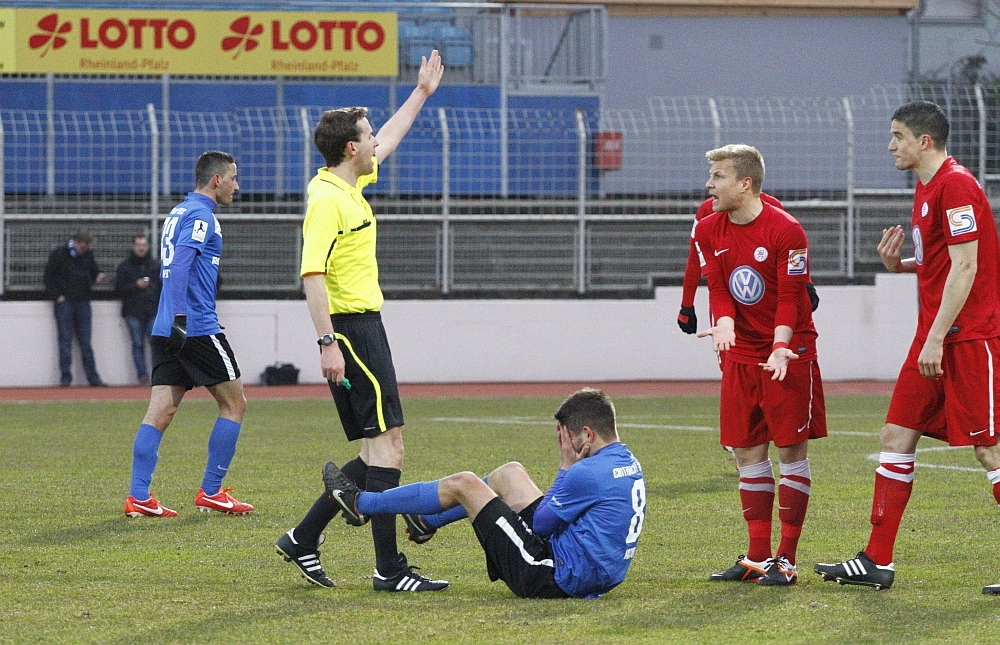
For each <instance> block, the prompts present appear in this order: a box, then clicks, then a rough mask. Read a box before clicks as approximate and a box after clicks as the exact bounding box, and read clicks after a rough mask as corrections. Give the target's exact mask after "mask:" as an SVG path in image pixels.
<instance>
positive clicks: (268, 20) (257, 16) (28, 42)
mask: <svg viewBox="0 0 1000 645" xmlns="http://www.w3.org/2000/svg"><path fill="white" fill-rule="evenodd" d="M396 34H397V31H396V14H395V13H382V12H372V13H368V12H365V13H351V12H338V13H324V12H315V13H313V12H277V11H271V12H268V11H261V12H255V11H249V12H247V11H240V12H236V11H184V10H171V11H156V10H144V9H135V10H132V9H111V10H106V9H102V10H98V9H94V10H90V9H56V10H53V8H52V7H50V8H47V9H6V8H0V73H2V74H44V73H48V72H52V73H55V74H197V75H213V76H216V75H225V76H396V75H397V74H398V73H399V62H398V54H397V51H398V50H397V45H396Z"/></svg>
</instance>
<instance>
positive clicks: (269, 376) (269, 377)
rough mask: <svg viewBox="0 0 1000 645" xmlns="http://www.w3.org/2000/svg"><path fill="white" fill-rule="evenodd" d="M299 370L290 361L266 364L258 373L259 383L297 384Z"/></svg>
mask: <svg viewBox="0 0 1000 645" xmlns="http://www.w3.org/2000/svg"><path fill="white" fill-rule="evenodd" d="M298 383H299V370H298V368H297V367H295V366H294V365H292V364H291V363H275V364H274V365H268V366H267V367H265V368H264V371H263V372H261V374H260V384H261V385H298Z"/></svg>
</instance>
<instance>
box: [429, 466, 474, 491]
mask: <svg viewBox="0 0 1000 645" xmlns="http://www.w3.org/2000/svg"><path fill="white" fill-rule="evenodd" d="M482 483H483V480H481V479H479V477H478V476H476V473H473V472H469V471H463V472H460V473H455V474H454V475H448V476H447V477H445V478H444V479H442V480H440V481H439V482H438V487H439V488H444V489H445V490H447V491H450V492H452V493H456V494H458V493H461V492H463V491H468V490H470V489H472V488H474V487H475V486H476V485H481V484H482Z"/></svg>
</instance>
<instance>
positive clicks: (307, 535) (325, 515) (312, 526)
mask: <svg viewBox="0 0 1000 645" xmlns="http://www.w3.org/2000/svg"><path fill="white" fill-rule="evenodd" d="M339 510H340V504H338V503H337V502H335V501H333V498H332V497H330V496H329V495H327V494H326V491H323V494H322V495H320V496H319V499H317V500H316V501H315V502H314V503H313V505H312V508H310V509H309V512H308V513H306V516H305V517H303V518H302V521H301V522H299V525H298V526H296V527H295V533H293V534H292V535H294V536H295V541H296V542H298V543H299V544H302V545H304V546H306V547H309V548H313V549H315V548H316V545H317V543H318V542H319V534H320V533H322V532H323V529H325V528H326V525H327V524H329V523H330V520H332V519H333V518H334V517H336V515H337V511H339Z"/></svg>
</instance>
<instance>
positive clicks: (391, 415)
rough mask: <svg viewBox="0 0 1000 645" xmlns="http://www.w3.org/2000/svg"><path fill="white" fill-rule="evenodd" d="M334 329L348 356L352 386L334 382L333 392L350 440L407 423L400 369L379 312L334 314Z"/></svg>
mask: <svg viewBox="0 0 1000 645" xmlns="http://www.w3.org/2000/svg"><path fill="white" fill-rule="evenodd" d="M330 319H331V320H332V321H333V329H334V331H335V333H336V336H337V342H338V343H339V344H340V351H341V353H343V355H344V364H345V367H344V377H345V378H347V380H348V381H350V382H351V389H349V390H348V389H347V388H345V387H343V386H339V385H334V384H333V383H332V382H329V383H330V392H332V393H333V401H334V403H336V405H337V412H338V413H339V414H340V423H341V424H342V425H343V426H344V434H346V435H347V439H348V440H349V441H354V440H355V439H361V438H363V437H368V438H372V437H377V436H379V435H380V434H382V433H383V432H385V431H386V430H388V429H389V428H395V427H397V426H401V425H403V406H402V404H401V403H400V402H399V386H398V385H396V369H395V368H394V367H393V366H392V353H391V352H390V351H389V339H388V338H386V336H385V327H383V326H382V315H381V314H380V313H379V312H377V311H367V312H365V313H360V314H333V315H332V316H330Z"/></svg>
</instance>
